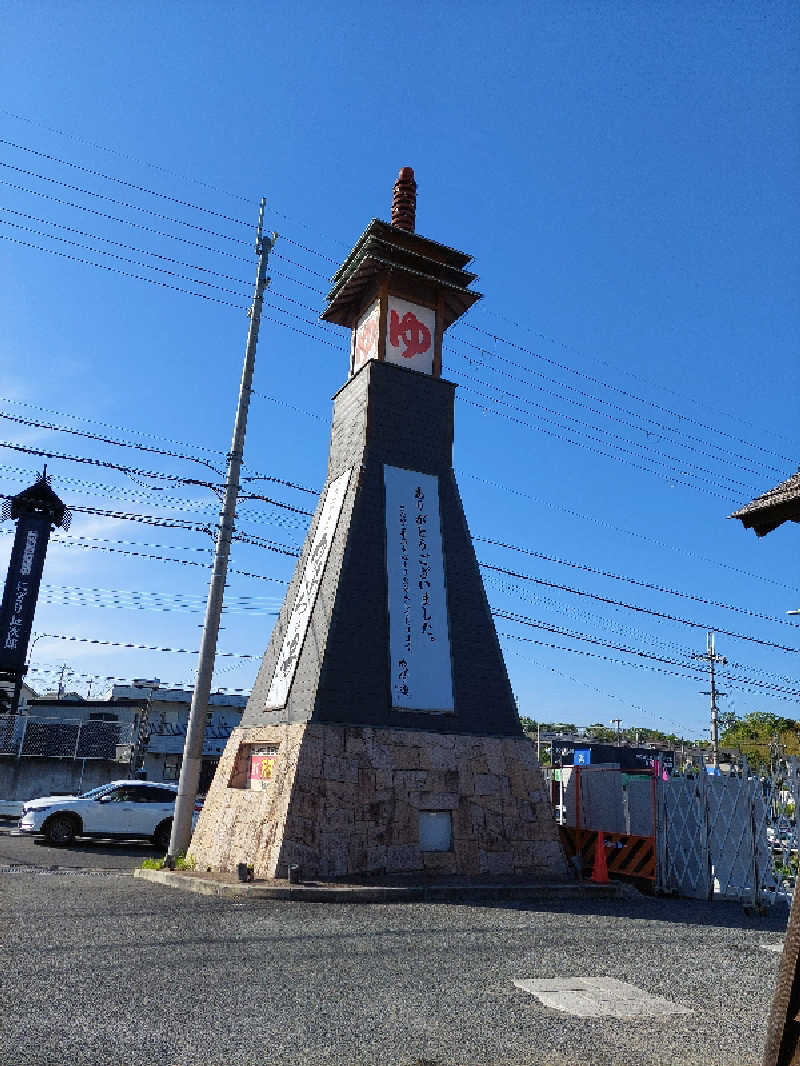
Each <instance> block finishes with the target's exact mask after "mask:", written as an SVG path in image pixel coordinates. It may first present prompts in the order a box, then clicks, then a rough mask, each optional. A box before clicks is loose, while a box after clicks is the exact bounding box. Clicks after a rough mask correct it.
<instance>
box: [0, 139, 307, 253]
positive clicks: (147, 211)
mask: <svg viewBox="0 0 800 1066" xmlns="http://www.w3.org/2000/svg"><path fill="white" fill-rule="evenodd" d="M0 167H5V168H6V169H7V170H13V171H15V172H16V173H17V174H25V175H27V176H28V177H29V178H36V179H37V180H39V181H46V182H49V183H50V184H51V185H58V186H60V187H61V188H62V189H69V190H70V192H79V193H82V194H83V195H84V196H93V197H95V198H96V199H98V200H103V201H105V202H106V203H110V204H117V205H118V206H119V207H125V208H127V209H128V210H129V211H141V212H142V214H144V215H150V217H151V218H160V219H161V220H162V221H165V222H173V223H176V224H177V225H180V226H186V227H187V228H188V229H193V230H196V231H197V232H198V233H207V234H208V235H209V236H210V237H218V238H219V239H220V240H225V241H233V242H234V243H235V244H242V245H245V246H248V245H249V244H250V241H246V240H243V239H242V238H241V237H232V236H231V235H230V234H229V233H220V232H219V231H218V230H213V229H209V228H208V226H198V225H197V224H196V223H195V222H186V221H184V220H183V219H180V218H174V217H173V216H171V215H165V214H163V213H162V212H160V211H153V210H152V209H151V208H149V207H140V206H139V204H133V203H130V201H128V200H118V199H117V198H116V197H114V196H106V195H105V193H102V192H94V191H93V190H92V189H87V188H84V187H83V186H81V185H71V184H70V183H69V182H67V181H59V179H58V178H49V177H48V176H47V175H46V174H39V173H38V172H37V171H35V170H27V169H26V168H25V167H18V166H15V165H14V164H13V163H6V162H4V161H2V160H0ZM291 243H294V242H291Z"/></svg>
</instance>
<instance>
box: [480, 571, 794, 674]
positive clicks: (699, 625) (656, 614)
mask: <svg viewBox="0 0 800 1066" xmlns="http://www.w3.org/2000/svg"><path fill="white" fill-rule="evenodd" d="M479 566H480V567H481V569H485V570H494V571H496V572H497V573H500V574H506V575H508V576H509V577H516V578H519V579H520V580H521V581H532V582H533V583H534V584H536V585H543V586H544V587H545V588H551V589H559V590H560V591H561V592H569V593H572V594H573V595H575V596H585V597H586V598H588V599H590V600H596V601H597V602H598V603H607V604H609V605H611V606H614V607H624V608H625V609H626V610H628V611H636V612H638V613H639V614H648V615H652V617H653V618H663V619H665V620H666V621H668V622H679V623H680V624H681V625H685V626H691V627H692V628H693V629H715V630H716V632H717V633H723V634H724V635H725V636H726V637H733V638H734V639H736V640H747V641H750V642H751V643H753V644H762V645H764V647H767V648H775V649H776V650H778V651H785V652H792V653H794V652H800V648H792V647H787V646H786V645H785V644H778V643H776V642H775V641H772V640H764V639H762V638H761V637H753V636H749V635H747V634H745V633H735V632H733V631H732V630H729V629H722V628H721V627H720V626H711V625H709V624H708V623H706V622H692V621H691V620H690V619H688V618H680V617H679V616H677V615H673V614H667V613H666V612H665V611H656V610H654V609H653V608H650V607H641V606H638V605H637V604H634V603H626V602H625V601H624V600H615V599H612V598H611V597H610V596H600V595H598V593H596V592H587V591H586V590H585V589H576V588H572V587H571V586H570V585H559V584H557V583H556V582H554V581H545V580H544V578H541V577H533V576H532V575H531V574H520V573H517V572H516V571H514V570H506V569H505V568H504V567H502V566H490V565H489V563H484V562H479Z"/></svg>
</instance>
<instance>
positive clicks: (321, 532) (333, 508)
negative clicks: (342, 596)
mask: <svg viewBox="0 0 800 1066" xmlns="http://www.w3.org/2000/svg"><path fill="white" fill-rule="evenodd" d="M351 472H352V471H351V470H345V472H344V473H343V474H340V475H339V477H337V478H336V480H335V481H332V482H331V483H330V485H328V490H327V492H326V494H325V503H324V504H323V506H322V514H321V515H320V518H319V522H318V523H317V528H316V531H315V533H314V540H313V541H312V543H311V550H310V551H309V553H308V558H307V559H306V565H305V569H304V570H303V577H302V580H301V582H300V587H299V588H298V590H297V595H296V596H295V598H294V604H293V606H292V613H291V616H290V618H289V625H288V626H287V627H286V633H285V634H284V637H283V644H282V645H281V652H280V655H279V656H278V662H277V663H276V665H275V672H274V673H273V675H272V684H271V685H270V687H269V692H268V693H267V701H266V707H267V709H268V710H275V709H276V708H278V707H283V706H284V705H285V703H286V698H287V696H288V695H289V688H290V686H291V684H292V680H293V679H294V673H295V670H296V669H297V662H298V660H299V658H300V650H301V648H302V647H303V641H304V640H305V638H306V631H307V630H308V623H309V622H310V621H311V611H312V609H313V607H314V603H315V601H316V598H317V593H318V592H319V586H320V582H321V581H322V574H323V572H324V570H325V566H326V564H327V562H328V556H329V555H330V551H331V545H332V543H333V535H334V533H335V532H336V526H337V525H338V522H339V515H340V514H341V513H342V504H343V503H344V495H345V493H346V492H347V486H348V485H349V483H350V474H351Z"/></svg>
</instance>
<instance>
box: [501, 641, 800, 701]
mask: <svg viewBox="0 0 800 1066" xmlns="http://www.w3.org/2000/svg"><path fill="white" fill-rule="evenodd" d="M497 635H498V636H499V637H502V638H503V639H505V640H516V641H521V642H523V643H525V644H536V645H538V646H539V647H542V648H552V649H553V650H554V651H566V652H569V653H570V654H571V655H583V656H586V657H588V658H590V659H600V660H602V661H603V662H607V663H613V664H616V665H619V666H630V667H633V668H634V669H637V670H650V671H652V672H653V673H657V674H664V675H667V676H670V677H680V678H682V679H683V680H684V681H686V680H691V679H690V678H689V677H687V674H686V673H685V672H681V671H678V670H669V669H666V668H665V667H663V666H652V665H651V664H650V663H643V662H632V661H628V660H627V659H615V658H613V657H612V656H610V655H601V654H600V653H599V652H592V651H587V650H586V649H585V648H567V647H564V645H563V644H552V643H551V642H549V641H546V640H536V639H535V638H534V637H523V636H522V635H521V634H519V633H500V632H498V634H497ZM764 695H767V694H766V693H764ZM771 698H772V699H780V700H784V701H786V700H789V697H787V696H776V695H773V696H772V697H771ZM791 699H792V701H794V697H792V698H791Z"/></svg>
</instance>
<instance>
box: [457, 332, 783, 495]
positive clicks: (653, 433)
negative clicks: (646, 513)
mask: <svg viewBox="0 0 800 1066" xmlns="http://www.w3.org/2000/svg"><path fill="white" fill-rule="evenodd" d="M457 339H458V340H460V338H457ZM460 342H461V343H464V342H463V341H460ZM447 350H448V351H449V352H450V353H451V354H453V355H457V356H458V357H459V358H460V359H463V360H464V361H465V362H466V363H468V364H469V365H470V366H479V367H482V368H485V369H487V370H490V371H491V372H492V373H494V374H497V375H499V376H501V377H505V378H509V379H510V380H512V381H517V382H520V383H522V384H523V385H526V386H527V387H528V388H531V389H535V390H537V391H538V392H542V393H549V394H550V395H552V396H554V398H556V399H559V400H564V401H565V402H567V403H570V404H572V405H573V406H575V407H578V408H580V409H583V410H587V411H591V412H592V414H595V415H599V416H600V417H601V418H607V419H608V420H609V421H611V422H615V423H617V424H618V425H621V426H625V427H626V428H627V429H631V430H633V431H634V432H635V433H643V434H645V436H647V437H656V438H658V439H660V440H664V441H669V442H670V443H671V444H675V443H677V444H679V445H681V446H682V447H684V448H686V449H687V451H692V452H701V453H702V454H705V453H706V451H707V449H708V448H709V447H711V448H714V449H715V450H717V451H718V452H719V453H720V455H719V456H717V457H716V461H717V462H724V463H729V464H731V465H736V467H737V469H740V470H742V469H743V470H749V471H750V472H751V473H753V474H756V475H758V476H759V477H760V476H763V474H762V471H766V472H768V473H771V474H776V473H780V467H777V466H773V465H768V464H766V463H764V462H763V461H761V460H757V459H754V458H753V457H751V456H745V455H741V454H739V453H737V452H731V451H730V449H729V448H727V447H726V446H725V445H721V444H716V443H714V442H713V441H708V440H705V439H704V438H702V437H698V436H696V435H694V434H692V433H687V432H686V430H685V428H681V427H674V426H667V425H665V424H664V423H663V422H658V421H657V420H656V419H653V418H648V417H646V416H644V415H640V414H638V413H637V412H635V411H629V410H628V409H627V408H626V407H623V406H622V405H621V404H616V403H613V402H612V401H611V400H608V399H606V398H605V397H594V396H592V395H591V394H590V393H588V392H583V391H582V390H580V389H575V388H574V387H571V390H572V391H574V392H577V393H578V394H579V395H580V396H583V397H585V398H586V399H587V400H589V401H590V402H584V400H576V399H574V398H573V397H571V396H563V395H560V394H559V393H555V392H553V389H552V387H551V388H549V389H548V388H545V386H544V385H537V384H534V383H532V382H529V381H525V380H524V379H523V378H521V377H519V375H517V374H511V373H509V372H508V371H506V370H502V369H501V368H499V367H498V366H496V365H490V364H488V363H486V362H485V361H484V360H478V359H474V358H473V357H471V356H468V355H465V354H464V353H463V352H458V351H455V350H454V349H450V348H448V349H447ZM529 373H531V374H536V376H537V377H541V378H542V379H543V380H544V381H546V382H548V383H549V385H550V386H556V387H557V388H564V387H565V386H564V384H563V383H562V382H560V381H557V380H556V379H555V378H551V377H549V376H548V375H546V374H541V373H540V372H539V371H533V370H531V371H529ZM465 376H466V378H467V380H468V381H469V380H472V381H475V382H477V383H479V384H481V385H485V386H486V387H487V388H490V389H493V390H494V391H495V392H499V393H501V394H503V395H508V396H511V397H513V398H514V399H516V400H519V401H520V402H521V403H524V404H526V405H528V406H530V407H537V408H541V409H542V410H544V411H547V412H549V413H550V414H555V415H557V416H558V417H559V418H563V419H565V420H567V421H570V422H577V423H578V424H579V425H583V424H586V425H591V428H592V429H597V430H598V432H604V433H609V431H608V430H603V429H602V427H600V426H594V425H592V424H591V423H588V422H586V423H585V422H584V420H583V419H577V418H574V417H572V416H570V415H567V414H565V413H563V412H561V411H555V410H553V408H550V407H545V406H544V405H542V404H539V403H537V402H536V401H535V400H530V399H528V398H527V397H524V396H521V395H520V394H519V393H517V392H512V391H511V390H510V389H509V388H507V387H502V386H499V385H493V384H492V383H491V382H487V381H483V380H482V379H481V378H474V377H473V378H470V377H469V376H468V375H465ZM567 387H568V386H567ZM592 403H599V404H603V405H605V406H607V407H610V408H611V409H612V410H617V411H622V412H623V413H624V414H628V415H631V416H632V417H634V418H638V419H639V420H640V421H641V422H644V423H647V425H641V426H639V425H634V423H632V422H629V421H627V419H624V418H620V417H619V416H618V415H612V414H609V413H608V412H607V411H604V410H601V409H600V408H598V407H593V406H592ZM648 427H655V429H653V428H648ZM674 433H679V434H680V438H679V440H678V441H674V440H672V438H671V437H669V436H668V434H674ZM610 435H612V436H615V437H618V438H619V439H623V440H628V439H629V438H628V437H622V436H621V435H619V434H610ZM687 440H692V441H695V442H696V443H698V444H700V445H701V446H702V447H701V448H696V447H694V446H693V445H691V444H687V443H686V441H687ZM636 443H637V444H638V446H639V447H646V445H645V444H644V442H642V441H636ZM669 458H671V459H675V457H674V456H669ZM736 460H738V462H735V461H736ZM675 461H679V460H675ZM742 461H743V462H745V463H751V462H758V464H759V467H760V469H755V468H753V467H747V466H742ZM699 469H701V470H705V472H706V473H708V472H709V471H708V470H707V468H705V467H699ZM737 483H738V484H740V485H741V484H744V483H743V482H737Z"/></svg>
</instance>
